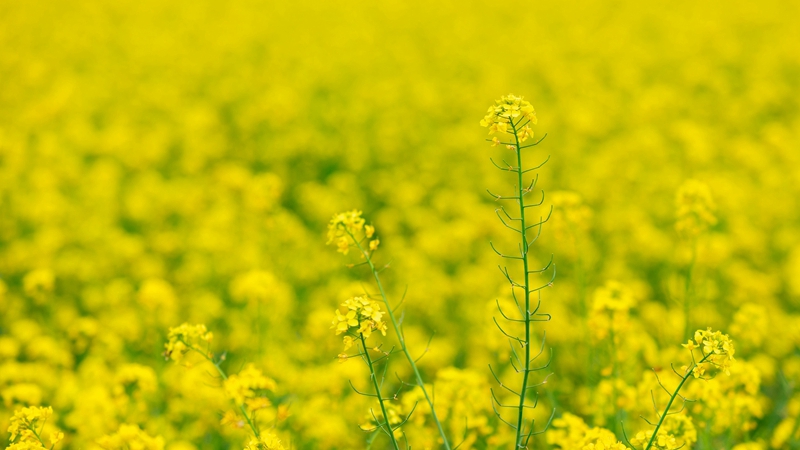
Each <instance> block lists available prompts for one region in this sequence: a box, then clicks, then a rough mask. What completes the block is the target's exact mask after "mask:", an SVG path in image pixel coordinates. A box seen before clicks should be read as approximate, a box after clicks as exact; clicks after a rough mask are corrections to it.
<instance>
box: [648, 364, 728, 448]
mask: <svg viewBox="0 0 800 450" xmlns="http://www.w3.org/2000/svg"><path fill="white" fill-rule="evenodd" d="M713 354H714V353H713V352H711V353H709V354H707V355H705V356H704V357H703V359H701V360H700V362H698V363H694V364H693V365H692V367H690V368H689V369H687V370H686V375H684V376H683V378H681V382H680V383H679V384H678V387H676V388H675V392H673V393H672V395H671V396H670V398H669V402H667V407H666V408H664V413H663V414H661V417H659V418H658V424H657V425H656V429H655V430H653V435H652V436H650V442H648V443H647V447H645V448H644V450H650V448H651V447H652V446H653V442H655V440H656V436H657V435H658V430H659V429H660V428H661V424H663V423H664V419H666V418H667V415H669V410H670V408H672V403H673V402H674V401H675V397H677V396H678V392H680V390H681V388H682V387H683V384H684V383H686V380H688V379H689V377H691V376H692V372H694V368H695V367H697V366H699V365H700V364H702V363H703V362H705V360H707V359H708V358H710V357H711V355H713Z"/></svg>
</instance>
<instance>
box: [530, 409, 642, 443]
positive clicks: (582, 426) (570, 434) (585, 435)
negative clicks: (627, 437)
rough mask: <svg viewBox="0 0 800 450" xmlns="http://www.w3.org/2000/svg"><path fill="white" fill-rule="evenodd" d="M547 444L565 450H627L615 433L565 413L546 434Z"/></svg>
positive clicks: (554, 421)
mask: <svg viewBox="0 0 800 450" xmlns="http://www.w3.org/2000/svg"><path fill="white" fill-rule="evenodd" d="M545 436H546V438H547V443H548V444H550V445H555V446H556V447H557V448H560V449H563V450H626V449H627V448H628V447H626V446H625V445H624V444H623V443H622V442H621V441H619V440H618V439H617V437H616V436H615V435H614V433H613V432H611V431H610V430H607V429H605V428H600V427H589V426H588V425H586V422H584V421H583V419H581V418H580V417H578V416H576V415H574V414H570V413H565V414H564V415H563V416H561V417H560V418H558V419H555V420H553V423H552V426H551V428H550V429H548V430H547V433H546V434H545Z"/></svg>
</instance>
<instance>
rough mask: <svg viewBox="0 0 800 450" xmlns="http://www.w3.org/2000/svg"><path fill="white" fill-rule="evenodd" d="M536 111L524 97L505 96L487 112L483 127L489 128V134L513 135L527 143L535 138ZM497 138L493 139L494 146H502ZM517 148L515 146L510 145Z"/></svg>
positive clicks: (482, 120) (482, 121) (482, 122)
mask: <svg viewBox="0 0 800 450" xmlns="http://www.w3.org/2000/svg"><path fill="white" fill-rule="evenodd" d="M537 123H538V119H537V118H536V111H535V110H534V109H533V105H531V103H530V102H529V101H527V100H525V99H523V98H522V97H519V96H516V95H514V94H509V95H504V96H502V97H501V98H500V99H499V100H497V101H495V104H494V105H492V106H490V107H489V110H488V111H486V116H485V117H484V118H483V119H481V126H482V127H488V128H489V134H495V133H500V134H511V135H513V136H515V138H516V139H517V140H518V141H519V142H525V141H526V140H528V139H529V138H532V137H533V129H532V128H531V125H536V124H537ZM500 143H501V142H500V140H499V139H498V138H497V137H494V138H493V139H492V144H493V145H498V144H500ZM509 147H511V148H515V147H514V146H513V145H509Z"/></svg>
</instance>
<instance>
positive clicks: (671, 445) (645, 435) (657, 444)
mask: <svg viewBox="0 0 800 450" xmlns="http://www.w3.org/2000/svg"><path fill="white" fill-rule="evenodd" d="M653 431H654V430H649V431H640V432H638V433H636V435H635V436H634V437H632V438H631V444H633V445H634V446H640V447H642V448H644V447H646V446H647V444H648V443H649V442H650V439H652V437H653ZM681 447H683V446H682V445H681V444H679V443H678V438H676V437H675V436H673V435H672V434H669V433H668V432H667V431H666V430H665V429H663V428H661V429H660V430H658V434H657V435H656V438H655V440H654V441H653V446H652V447H650V448H652V449H655V450H677V449H679V448H681Z"/></svg>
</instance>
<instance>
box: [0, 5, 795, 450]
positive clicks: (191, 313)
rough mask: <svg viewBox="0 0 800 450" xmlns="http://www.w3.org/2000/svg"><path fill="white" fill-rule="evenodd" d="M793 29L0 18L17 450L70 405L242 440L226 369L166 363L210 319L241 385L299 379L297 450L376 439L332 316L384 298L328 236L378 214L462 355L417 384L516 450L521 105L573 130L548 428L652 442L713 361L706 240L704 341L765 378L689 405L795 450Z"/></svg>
mask: <svg viewBox="0 0 800 450" xmlns="http://www.w3.org/2000/svg"><path fill="white" fill-rule="evenodd" d="M796 17H800V3H797V2H792V1H777V0H765V1H759V2H746V1H727V2H722V1H716V0H714V1H705V2H693V1H684V0H676V1H672V2H669V3H663V4H659V3H642V2H634V1H595V0H591V1H584V2H577V1H562V2H542V1H525V2H512V3H492V2H482V3H471V2H456V1H450V0H446V1H443V2H422V1H416V0H415V1H405V2H399V1H387V2H350V3H347V2H345V3H343V2H317V1H296V2H269V1H250V0H243V1H239V2H216V1H183V0H176V1H172V2H156V1H151V0H138V1H129V0H120V1H114V2H109V1H83V0H75V1H30V2H2V3H0V280H1V281H0V397H2V402H0V438H2V437H4V436H5V434H3V433H4V430H5V429H6V427H7V425H5V424H6V423H7V418H8V417H9V416H10V415H11V414H12V413H13V410H14V409H15V408H17V407H18V406H20V405H38V404H45V405H52V406H53V407H54V410H55V418H54V423H55V424H57V425H58V426H59V427H60V428H61V429H63V430H64V431H65V433H66V435H67V438H66V441H65V443H64V445H65V446H66V447H65V448H91V447H92V446H93V445H96V444H94V443H95V442H96V440H97V438H98V437H100V436H103V435H106V434H109V433H112V432H114V431H115V430H117V428H118V426H119V425H120V424H122V423H133V424H138V425H139V426H141V427H142V428H143V429H144V430H146V431H147V432H148V433H149V434H151V435H153V436H155V435H159V436H162V437H163V439H164V441H165V442H166V447H167V448H168V449H176V450H178V449H180V450H184V449H186V450H188V449H195V448H196V449H201V448H209V449H210V448H214V449H217V448H220V449H222V448H237V447H239V446H240V445H241V443H242V441H244V440H245V439H246V433H245V431H243V430H236V429H232V428H230V427H224V426H222V425H221V424H220V418H221V417H222V414H223V412H224V411H226V410H227V409H230V406H229V403H228V401H227V400H226V398H225V396H224V394H223V393H221V392H220V390H219V389H218V388H217V387H216V386H218V383H217V382H216V380H214V379H213V377H211V376H210V375H209V374H208V372H207V368H204V367H202V365H199V364H198V365H197V366H196V367H194V368H189V369H187V368H185V367H182V366H181V365H176V364H174V363H172V362H166V361H164V359H163V357H162V356H161V352H162V351H163V343H164V340H165V336H166V334H167V331H168V328H169V327H172V326H176V325H178V324H180V323H182V322H185V321H187V322H190V323H205V324H206V325H207V326H208V327H209V329H210V330H212V331H213V332H214V334H215V343H214V345H215V349H216V351H223V350H227V351H228V352H229V361H230V370H231V371H233V372H235V371H236V370H237V369H238V368H239V367H241V365H242V364H244V363H246V362H247V363H253V364H255V365H256V366H257V367H259V368H261V369H262V370H263V371H264V373H266V374H268V375H269V376H270V377H272V378H274V379H275V380H276V381H277V383H278V386H279V387H278V391H279V394H280V397H281V398H282V401H283V402H284V403H285V404H287V405H290V411H291V416H290V417H288V418H286V419H285V420H282V421H280V423H278V424H277V429H278V430H279V433H280V434H281V436H282V438H283V440H284V443H285V444H286V445H287V446H288V445H291V446H292V448H309V449H310V448H320V449H324V448H362V447H363V446H364V445H365V444H364V442H365V440H366V439H367V437H368V435H367V434H365V433H364V432H363V431H361V430H360V429H359V428H358V424H360V423H363V422H364V419H365V416H367V414H368V413H367V411H368V402H367V401H366V400H365V399H364V398H362V397H359V396H357V395H355V394H354V393H353V392H352V390H351V389H350V387H349V386H348V383H347V380H349V379H352V380H356V381H355V382H356V383H357V384H358V382H359V380H360V381H362V382H364V383H365V382H366V378H365V376H366V375H365V374H366V371H365V369H364V367H362V365H361V364H359V363H358V362H357V361H348V362H346V363H339V362H337V361H336V359H335V356H336V355H337V353H339V352H341V348H340V345H341V342H340V339H339V338H336V337H335V336H334V334H333V331H332V330H330V321H331V319H332V317H333V310H334V309H335V308H336V306H337V305H338V304H339V303H340V302H341V301H342V300H344V299H345V298H347V297H348V296H350V295H353V293H354V292H358V290H360V289H363V287H362V286H365V287H366V288H367V289H372V288H371V287H370V285H369V284H368V279H369V278H368V277H367V274H365V273H364V272H362V271H359V270H347V269H346V268H345V267H344V263H345V261H344V260H343V259H342V258H341V257H340V255H337V254H336V252H335V250H334V249H333V248H330V247H327V248H326V247H325V230H326V225H327V222H328V220H329V219H330V217H331V216H332V214H334V213H337V212H340V211H343V210H349V209H354V208H356V209H359V210H363V211H364V214H365V216H366V217H367V219H368V220H369V221H370V222H372V223H374V224H375V226H376V228H377V230H378V236H379V237H380V239H381V249H380V251H379V254H378V255H379V257H380V258H381V261H382V262H390V261H391V266H390V269H389V270H387V271H386V272H385V273H384V277H385V278H386V280H387V284H388V289H389V294H390V298H391V299H392V300H393V301H399V299H400V297H401V295H402V293H403V292H404V291H405V289H406V288H407V289H408V293H407V295H406V298H405V302H404V308H405V309H404V310H405V319H404V320H405V322H404V323H405V327H406V334H407V335H408V337H409V342H410V344H411V346H412V349H414V350H415V351H419V352H421V351H422V350H423V349H424V348H425V344H426V342H427V340H428V338H429V336H430V335H431V333H433V332H434V331H435V333H436V334H435V336H434V338H433V340H432V343H431V351H430V353H429V354H428V355H427V356H426V357H425V358H424V359H423V360H422V361H421V363H420V364H421V368H422V370H423V372H424V375H425V377H426V379H428V380H430V381H431V383H434V382H435V386H436V392H437V409H439V408H441V413H440V414H441V415H442V416H444V417H445V420H446V425H447V430H448V433H450V434H451V435H452V436H453V437H452V438H451V440H452V441H456V442H458V441H459V440H461V437H463V435H466V442H465V447H472V448H509V444H508V442H509V441H508V439H509V438H508V435H509V432H508V430H507V429H504V427H503V426H502V424H500V425H498V422H497V420H496V418H494V415H493V413H492V411H491V404H490V400H489V398H490V397H489V387H490V386H491V385H492V384H493V380H492V378H491V375H490V373H489V371H488V368H487V364H488V363H493V364H499V367H501V370H503V371H504V373H505V374H508V372H509V371H510V370H509V368H508V367H507V366H508V365H507V358H508V351H509V350H508V343H507V342H506V340H504V338H503V336H502V335H501V334H500V332H499V331H498V330H497V329H496V328H495V327H494V325H493V324H492V319H491V318H492V315H497V313H496V310H495V299H496V298H501V299H504V300H506V301H507V300H508V289H507V285H506V283H505V282H504V278H503V276H502V275H501V274H500V273H499V272H498V271H497V269H496V265H497V264H498V263H499V262H500V261H499V258H498V257H497V256H496V255H495V254H494V253H493V252H492V251H491V249H490V248H489V245H488V242H489V240H493V241H494V242H496V243H497V244H498V245H500V246H504V248H512V249H513V248H514V245H515V244H514V242H515V241H514V236H513V235H508V234H507V233H506V232H507V231H508V230H506V229H505V228H503V227H502V225H501V224H500V223H499V222H498V221H497V218H496V216H495V213H494V209H495V208H496V203H494V202H493V201H492V199H491V198H490V197H489V196H488V194H486V192H485V189H486V188H491V189H492V190H493V191H502V190H503V189H506V190H508V189H511V188H512V187H513V186H512V183H513V180H511V179H509V178H507V177H506V176H504V175H505V174H503V173H502V172H499V171H497V170H496V169H495V168H494V167H493V166H492V165H491V163H490V162H489V157H490V156H491V157H494V158H495V159H496V160H498V159H502V158H507V157H508V156H509V155H507V154H504V153H503V151H504V150H502V149H498V148H492V147H491V146H489V145H488V144H487V143H486V142H485V141H484V139H485V138H486V130H485V129H483V128H481V127H480V126H479V125H478V122H479V120H480V119H481V117H483V114H484V113H485V110H486V108H487V106H489V105H490V104H491V103H492V102H493V101H494V100H495V99H496V98H499V97H500V96H501V95H504V94H508V93H509V92H513V93H515V94H518V95H524V96H525V98H526V100H529V101H531V102H532V103H533V105H534V106H535V107H536V109H537V112H538V117H539V124H538V126H537V127H536V133H537V136H542V135H543V134H544V133H545V132H546V133H547V135H548V137H547V138H546V139H545V140H544V141H543V142H542V144H541V145H540V146H538V147H536V148H535V150H532V151H531V153H529V154H528V155H527V156H526V158H529V159H528V160H527V161H528V162H529V163H530V164H531V165H533V164H537V163H538V162H540V161H542V160H544V158H546V157H547V156H548V155H550V156H551V159H550V161H549V162H548V164H547V165H546V166H544V167H543V168H542V170H541V174H540V182H539V186H540V187H542V188H543V189H544V190H545V192H546V195H547V196H546V199H545V205H544V206H549V205H550V204H554V206H555V214H554V216H553V220H552V221H551V223H549V224H548V225H547V226H545V228H544V229H543V232H542V237H541V239H540V240H539V241H538V243H537V245H538V247H537V249H536V252H537V256H536V257H537V258H538V259H540V260H542V261H543V262H546V261H547V260H548V259H549V257H550V255H551V254H553V255H554V259H555V261H556V263H557V265H558V276H557V279H556V282H555V285H554V286H553V288H552V289H549V290H547V291H546V293H545V294H544V299H543V300H544V307H543V308H544V309H545V310H546V311H547V312H548V313H550V314H552V316H553V321H552V322H551V323H549V324H547V325H544V326H543V329H544V328H546V329H548V330H549V331H548V344H549V347H552V348H553V352H554V355H555V358H554V363H553V366H552V372H553V376H552V377H551V378H550V379H549V382H548V385H547V386H546V389H543V390H542V392H541V394H542V401H541V402H540V406H539V409H538V410H537V413H535V414H538V415H540V416H541V417H542V418H543V419H546V418H547V417H548V416H549V415H550V411H551V410H552V408H556V417H560V416H561V415H562V414H563V413H565V412H571V413H573V414H577V415H578V416H580V417H582V418H583V420H585V421H586V422H587V423H589V424H592V425H598V426H607V427H609V428H611V429H613V430H614V431H615V432H617V433H619V432H620V431H621V430H619V428H618V427H617V426H616V425H615V424H614V422H615V419H616V418H620V417H621V418H624V419H625V420H626V429H627V430H630V431H633V432H635V431H636V430H637V429H643V428H645V427H646V424H645V423H644V422H643V421H642V420H641V419H639V418H638V415H639V414H640V413H641V414H648V411H649V413H650V416H651V417H652V415H653V414H652V411H651V410H650V409H648V408H651V406H650V394H649V390H650V389H652V386H653V384H654V380H653V377H652V376H650V375H646V373H647V371H648V370H649V369H650V368H651V367H660V368H664V367H667V368H668V367H669V363H670V362H674V363H675V364H676V365H678V366H679V365H682V364H685V363H686V362H687V361H686V356H687V355H686V354H685V353H682V352H680V346H679V344H680V343H681V342H685V338H686V337H687V336H686V335H685V333H686V330H685V322H686V318H685V317H684V307H683V305H684V301H685V299H686V298H687V290H685V289H684V286H685V279H686V276H687V273H688V269H689V266H690V261H691V254H692V249H693V248H696V254H695V255H696V263H695V264H694V266H693V269H692V274H693V275H692V282H691V288H690V289H689V290H688V292H689V298H690V299H691V317H690V323H691V324H692V325H694V326H695V327H696V328H705V327H706V326H709V327H713V328H714V329H721V330H722V331H723V332H726V333H729V334H730V335H731V337H732V338H733V339H734V341H735V342H736V343H737V355H736V356H737V358H738V359H739V361H740V364H739V365H738V366H739V367H740V369H737V370H736V371H735V372H734V373H733V374H732V376H731V377H730V378H725V377H721V378H718V379H715V380H713V381H712V382H709V383H707V384H703V383H702V382H697V383H696V386H697V388H696V389H697V392H696V395H697V396H699V397H703V399H704V401H703V402H701V403H698V404H697V405H696V406H692V407H691V408H689V412H690V414H691V415H692V417H693V419H694V421H695V426H696V428H697V430H698V435H699V440H698V443H697V444H695V445H694V447H695V448H703V449H711V448H731V447H733V446H734V445H736V444H742V445H745V443H749V444H746V445H748V446H747V447H741V448H748V449H750V448H754V449H760V448H781V449H783V448H798V436H797V434H796V433H797V429H798V415H800V397H798V394H797V391H796V389H797V385H798V383H800V360H799V358H798V349H800V208H799V207H800V205H799V204H798V202H800V200H798V199H800V182H799V181H800V111H799V108H800V102H799V99H800V47H798V42H800V27H798V26H797V23H796V20H794V18H796ZM691 179H694V180H698V181H700V182H702V183H704V184H705V185H707V186H708V191H709V192H710V194H711V196H712V197H713V200H714V205H713V214H714V215H715V217H716V218H717V221H716V223H715V224H712V225H711V226H710V228H709V229H708V230H707V231H706V232H704V233H702V234H700V235H699V236H698V237H697V238H696V247H695V244H693V243H692V242H690V241H689V240H687V239H685V237H682V236H681V235H680V234H679V233H678V232H676V229H675V222H676V218H677V216H676V215H677V206H676V193H677V192H678V190H679V188H680V186H681V185H682V184H683V183H684V182H685V181H686V180H691ZM614 280H616V281H617V282H618V284H612V286H616V287H618V288H619V289H622V290H623V291H624V292H626V294H625V295H628V296H630V298H633V299H635V302H633V303H632V305H633V306H631V307H630V308H629V309H625V311H624V314H623V316H624V317H623V318H619V317H616V316H613V315H612V321H614V320H617V319H619V320H621V321H622V322H624V326H623V327H621V328H620V329H619V330H616V331H617V341H616V344H615V345H614V346H613V347H612V346H610V345H609V342H612V341H609V338H608V336H607V335H605V336H604V335H603V333H602V332H600V333H599V334H598V333H593V332H592V331H593V330H595V329H594V328H593V326H592V325H591V324H590V323H589V320H588V319H589V317H588V316H590V315H591V311H592V304H593V303H592V302H593V301H594V299H595V298H596V297H598V296H602V295H603V294H602V293H603V292H607V291H604V290H603V289H605V288H607V287H608V286H609V284H608V283H609V281H614ZM620 286H621V287H620ZM604 287H605V288H604ZM598 289H599V290H598ZM598 292H599V293H600V294H597V293H598ZM620 317H622V316H620ZM612 328H613V327H612ZM595 331H596V330H595ZM601 331H602V330H601ZM393 364H394V365H393V366H392V371H397V372H398V375H399V376H400V377H401V378H402V377H405V376H407V375H408V369H407V368H406V366H405V364H404V363H402V362H401V361H399V360H397V361H396V362H395V363H393ZM612 368H613V369H612ZM665 370H668V369H665ZM656 389H658V388H657V387H656ZM704 396H705V397H704ZM398 404H399V405H400V406H402V401H399V402H398ZM405 407H406V410H407V409H408V405H407V404H406V405H405ZM465 418H466V419H468V420H466V424H467V426H466V433H465ZM412 422H413V423H412V424H409V426H407V427H406V429H407V434H408V436H409V439H410V441H411V443H412V444H413V445H414V447H415V448H436V447H437V443H436V434H435V432H434V431H433V428H432V427H431V424H430V420H429V417H427V415H426V413H425V412H424V411H422V410H420V411H418V412H416V413H415V415H414V416H413V418H412ZM792 436H794V437H792ZM620 438H621V436H620ZM539 444H540V445H545V442H544V437H543V436H542V439H540V441H539ZM381 445H383V444H382V443H381V441H376V444H375V446H376V448H378V447H380V446H381Z"/></svg>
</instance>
